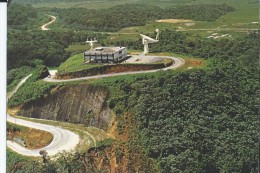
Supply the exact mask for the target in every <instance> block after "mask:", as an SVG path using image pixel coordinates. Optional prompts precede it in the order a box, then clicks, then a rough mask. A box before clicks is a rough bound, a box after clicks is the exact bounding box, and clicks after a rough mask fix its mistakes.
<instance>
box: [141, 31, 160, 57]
mask: <svg viewBox="0 0 260 173" xmlns="http://www.w3.org/2000/svg"><path fill="white" fill-rule="evenodd" d="M155 32H156V33H157V34H156V38H155V39H153V38H151V37H148V36H146V35H143V34H140V36H141V37H142V43H143V45H144V54H148V53H149V44H150V43H156V42H158V41H159V34H160V31H159V29H156V30H155Z"/></svg>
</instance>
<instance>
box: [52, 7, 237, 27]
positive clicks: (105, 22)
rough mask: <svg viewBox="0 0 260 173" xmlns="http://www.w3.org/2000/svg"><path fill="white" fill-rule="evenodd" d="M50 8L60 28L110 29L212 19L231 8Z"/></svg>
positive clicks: (232, 9) (231, 8)
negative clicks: (168, 21)
mask: <svg viewBox="0 0 260 173" xmlns="http://www.w3.org/2000/svg"><path fill="white" fill-rule="evenodd" d="M52 11H53V12H55V13H57V14H58V16H59V18H60V20H61V23H62V24H63V25H62V26H63V27H64V28H73V29H77V30H92V31H111V32H114V31H118V30H120V29H122V28H125V27H129V26H140V25H145V24H146V23H147V22H148V21H153V20H156V19H169V18H173V19H179V18H181V19H182V18H184V19H193V20H200V21H214V20H216V19H218V18H219V17H220V16H221V15H225V14H226V13H228V12H231V11H234V8H233V7H230V6H228V5H227V4H222V5H211V4H208V5H185V6H178V8H176V7H168V8H166V9H163V8H160V7H157V6H149V5H138V4H127V5H118V6H115V7H112V8H109V9H106V10H88V9H84V8H72V9H58V8H55V9H53V10H52ZM79 14H80V16H79ZM115 14H116V15H115Z"/></svg>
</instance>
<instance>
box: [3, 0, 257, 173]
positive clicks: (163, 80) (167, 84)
mask: <svg viewBox="0 0 260 173" xmlns="http://www.w3.org/2000/svg"><path fill="white" fill-rule="evenodd" d="M29 1H30V2H33V1H34V0H28V1H27V2H29ZM50 1H52V0H50ZM53 1H54V0H53ZM55 1H57V0H55ZM39 2H40V1H39ZM45 2H46V1H45ZM16 5H17V4H16ZM11 7H12V6H10V8H9V13H10V15H9V17H8V26H9V27H10V28H11V29H10V30H9V31H8V50H7V53H8V70H9V72H8V84H11V83H13V81H16V82H14V83H13V86H14V85H15V84H17V82H18V81H19V80H20V79H21V78H22V77H24V76H25V75H27V74H29V73H32V72H33V77H32V78H31V79H30V80H28V81H27V82H26V83H25V85H23V87H21V89H20V90H19V91H18V92H17V94H16V96H14V98H13V100H10V102H9V106H12V104H14V102H18V103H20V102H22V101H24V100H25V101H26V102H30V101H31V100H32V99H39V98H41V97H42V96H43V95H45V94H47V93H49V92H50V90H51V89H52V88H53V87H54V86H55V85H56V84H49V83H45V82H43V81H39V80H38V79H40V78H41V77H40V75H41V74H42V72H43V71H46V67H45V66H43V65H47V66H58V65H59V64H60V63H61V62H63V61H64V60H66V59H67V58H68V57H69V56H70V54H69V53H68V52H67V51H66V50H65V48H67V47H68V46H69V45H71V44H73V43H77V44H78V43H82V44H85V41H86V38H97V39H98V40H99V41H100V43H101V44H104V43H107V44H109V45H122V46H127V47H128V48H130V49H139V50H141V49H142V48H143V45H142V44H141V40H138V41H127V40H125V41H113V40H111V41H107V40H106V38H107V35H106V34H98V33H93V32H86V31H80V32H78V31H48V32H41V31H36V30H31V31H30V30H27V29H28V28H27V27H26V25H28V24H31V23H32V22H33V20H34V19H35V17H38V13H37V12H36V11H35V10H34V9H33V8H32V7H31V6H30V5H27V6H21V5H17V6H16V7H17V9H14V8H15V5H14V6H13V7H12V8H11ZM127 7H131V8H127ZM141 9H144V10H141ZM233 10H234V9H233V8H232V7H229V6H227V5H200V6H181V7H179V8H178V9H177V8H176V9H175V8H170V7H169V8H166V9H161V8H158V7H154V6H146V7H145V8H142V6H140V5H128V6H117V7H113V8H110V9H108V10H106V11H99V10H86V9H81V8H80V9H64V10H61V9H52V10H51V11H52V12H54V13H56V14H58V16H57V17H59V19H60V20H61V23H60V24H61V25H64V26H65V25H67V27H68V28H70V29H76V30H92V31H117V30H119V29H121V28H123V27H127V26H136V25H144V24H145V23H146V22H147V20H155V19H160V18H187V19H193V20H204V21H212V20H216V19H217V18H219V17H220V16H221V15H224V14H226V13H227V12H230V11H233ZM115 13H116V14H118V15H114V14H115ZM78 14H80V17H79V15H78ZM17 16H18V17H20V18H18V17H17ZM122 16H124V17H122ZM17 29H23V31H21V30H20V31H19V30H17ZM259 38H260V33H259V32H252V33H250V34H248V35H247V36H245V37H242V36H241V38H232V39H219V40H212V39H206V38H202V37H200V36H194V35H191V34H187V33H181V32H175V31H170V30H162V31H161V34H160V44H153V45H151V47H150V51H151V52H172V53H177V54H182V55H192V56H195V57H200V58H204V59H209V60H210V61H211V62H212V63H211V64H210V66H209V67H207V68H206V69H191V70H186V71H185V70H182V71H177V72H174V71H161V72H157V73H153V74H147V75H136V76H131V80H129V79H128V76H127V77H125V78H124V77H121V78H118V79H102V80H100V82H97V83H95V85H102V86H104V87H107V88H108V89H109V90H110V99H109V101H108V104H109V107H110V108H111V109H113V111H114V112H115V113H116V124H117V129H116V133H115V134H116V137H117V138H116V140H113V141H109V142H107V141H105V142H101V143H100V144H99V145H98V146H99V147H100V148H99V150H100V152H99V153H98V154H97V157H96V156H95V157H94V158H93V157H90V156H89V155H88V153H87V152H86V153H74V154H65V153H61V154H60V158H59V159H56V160H47V161H46V160H43V162H44V163H42V162H39V161H35V160H33V159H29V158H27V157H23V156H20V155H18V154H16V153H14V152H12V151H9V150H8V152H7V171H8V172H53V173H55V172H62V173H63V172H79V173H81V172H87V171H88V172H98V171H99V172H102V171H103V172H109V171H110V167H109V166H108V165H109V164H110V161H111V160H109V158H111V154H109V152H108V150H114V151H115V157H116V160H117V161H118V167H124V169H126V170H128V171H129V172H151V173H153V172H154V173H157V172H162V173H170V172H174V173H175V172H176V173H187V172H197V173H208V172H210V173H220V172H232V173H233V172H234V173H239V172H245V173H256V172H257V171H258V169H259V168H258V165H257V161H258V157H259V152H258V151H259V143H258V142H259V141H258V140H259V138H258V137H259V119H258V109H257V107H256V105H257V104H258V101H257V99H258V98H257V90H259V55H258V54H259V44H260V43H259ZM33 69H34V70H33ZM9 87H10V88H11V87H12V86H9ZM32 91H34V92H32ZM21 100H22V101H21ZM95 159H96V160H97V163H98V164H97V165H100V160H102V164H103V165H105V166H103V167H102V168H103V170H102V169H100V167H99V168H95V164H94V163H95V161H94V160H95ZM121 170H123V168H122V169H121Z"/></svg>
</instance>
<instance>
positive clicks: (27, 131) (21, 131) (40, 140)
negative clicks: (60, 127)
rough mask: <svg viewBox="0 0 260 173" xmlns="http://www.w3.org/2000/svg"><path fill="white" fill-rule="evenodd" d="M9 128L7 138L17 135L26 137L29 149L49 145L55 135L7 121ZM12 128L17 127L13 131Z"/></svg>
mask: <svg viewBox="0 0 260 173" xmlns="http://www.w3.org/2000/svg"><path fill="white" fill-rule="evenodd" d="M7 127H8V129H9V131H8V133H7V138H9V139H13V138H15V137H20V138H22V139H24V141H25V144H26V148H28V149H38V148H42V147H45V146H47V145H48V144H49V143H51V141H52V139H53V136H52V134H51V133H49V132H46V131H42V130H38V129H32V128H28V127H25V126H20V125H17V124H13V123H7ZM12 129H16V130H15V131H13V130H12Z"/></svg>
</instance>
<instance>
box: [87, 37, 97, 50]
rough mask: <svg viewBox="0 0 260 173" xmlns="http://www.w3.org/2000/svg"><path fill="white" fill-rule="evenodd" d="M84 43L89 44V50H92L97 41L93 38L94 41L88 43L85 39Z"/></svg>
mask: <svg viewBox="0 0 260 173" xmlns="http://www.w3.org/2000/svg"><path fill="white" fill-rule="evenodd" d="M86 43H89V45H90V47H91V48H90V49H93V47H94V43H97V40H96V38H94V40H92V39H91V40H90V41H89V40H88V39H87V41H86Z"/></svg>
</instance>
